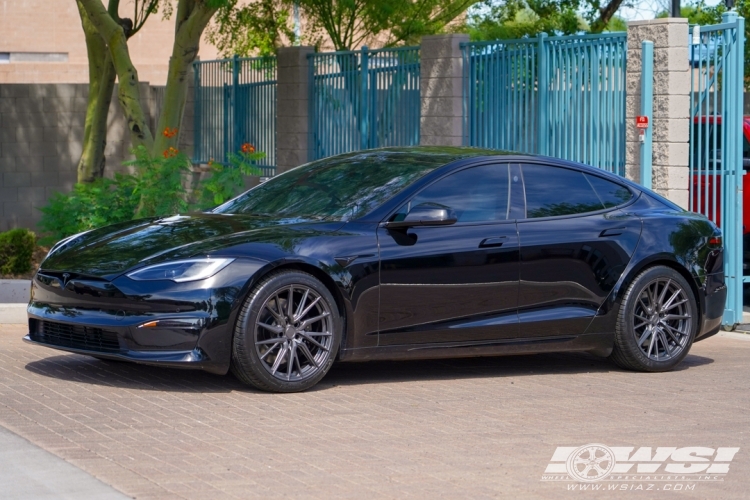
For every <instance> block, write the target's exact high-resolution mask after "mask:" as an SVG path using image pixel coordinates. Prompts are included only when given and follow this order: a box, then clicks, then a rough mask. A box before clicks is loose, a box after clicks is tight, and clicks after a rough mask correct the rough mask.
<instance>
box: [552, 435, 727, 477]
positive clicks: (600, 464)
mask: <svg viewBox="0 0 750 500" xmlns="http://www.w3.org/2000/svg"><path fill="white" fill-rule="evenodd" d="M738 451H740V449H739V448H715V449H714V448H706V447H703V446H688V447H685V448H676V447H658V448H656V449H655V450H654V449H653V448H651V447H650V446H642V447H640V448H638V449H636V448H635V447H634V446H612V447H609V446H605V445H603V444H587V445H584V446H579V447H574V446H573V447H570V446H559V447H558V448H557V449H556V450H555V452H554V453H553V454H552V459H551V460H550V463H549V464H548V465H547V468H546V469H545V470H544V475H543V476H542V481H578V482H595V481H722V480H723V478H724V476H725V475H726V474H727V473H728V472H729V464H730V463H731V461H732V459H734V456H735V455H736V454H737V452H738Z"/></svg>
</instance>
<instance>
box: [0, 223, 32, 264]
mask: <svg viewBox="0 0 750 500" xmlns="http://www.w3.org/2000/svg"><path fill="white" fill-rule="evenodd" d="M34 248H36V235H35V234H34V233H32V232H31V231H29V230H28V229H11V230H10V231H6V232H4V233H0V274H23V273H27V272H29V271H31V257H32V255H33V254H34Z"/></svg>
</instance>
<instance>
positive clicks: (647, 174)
mask: <svg viewBox="0 0 750 500" xmlns="http://www.w3.org/2000/svg"><path fill="white" fill-rule="evenodd" d="M641 47H642V48H641V68H642V71H641V116H645V117H646V119H647V120H648V127H647V128H646V129H645V130H644V131H643V132H640V131H639V133H641V139H642V141H643V142H641V157H640V160H641V185H642V186H644V187H647V188H648V189H651V162H652V160H653V158H652V153H653V151H652V147H651V138H652V134H653V127H654V123H653V121H654V120H653V119H652V118H651V115H652V114H653V108H654V42H652V41H650V40H644V41H643V42H642V44H641Z"/></svg>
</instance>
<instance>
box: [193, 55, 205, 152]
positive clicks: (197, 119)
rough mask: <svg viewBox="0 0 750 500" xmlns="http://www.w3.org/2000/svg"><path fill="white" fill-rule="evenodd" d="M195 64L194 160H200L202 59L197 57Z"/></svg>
mask: <svg viewBox="0 0 750 500" xmlns="http://www.w3.org/2000/svg"><path fill="white" fill-rule="evenodd" d="M195 59H196V60H195V62H194V63H193V79H194V85H195V118H194V119H193V120H194V121H193V159H194V160H200V159H201V158H202V155H203V151H202V149H201V145H202V143H201V139H202V137H201V136H202V134H203V121H201V116H202V113H203V110H202V106H203V95H202V94H201V62H200V58H198V57H196V58H195Z"/></svg>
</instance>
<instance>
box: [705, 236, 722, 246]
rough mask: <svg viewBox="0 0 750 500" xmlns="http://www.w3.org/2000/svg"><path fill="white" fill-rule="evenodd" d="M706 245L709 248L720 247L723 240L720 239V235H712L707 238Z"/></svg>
mask: <svg viewBox="0 0 750 500" xmlns="http://www.w3.org/2000/svg"><path fill="white" fill-rule="evenodd" d="M708 246H709V247H711V248H721V247H723V246H724V241H723V240H722V237H721V235H719V236H712V237H711V238H709V240H708Z"/></svg>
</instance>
